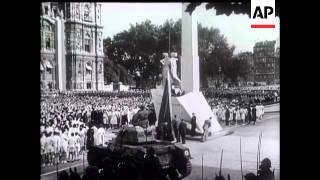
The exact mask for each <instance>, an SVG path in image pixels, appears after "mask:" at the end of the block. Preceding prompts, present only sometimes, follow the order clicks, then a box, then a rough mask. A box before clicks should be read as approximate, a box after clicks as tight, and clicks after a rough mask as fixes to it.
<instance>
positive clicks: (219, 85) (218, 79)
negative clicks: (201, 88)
mask: <svg viewBox="0 0 320 180" xmlns="http://www.w3.org/2000/svg"><path fill="white" fill-rule="evenodd" d="M220 79H221V66H219V77H218V86H219V87H220Z"/></svg>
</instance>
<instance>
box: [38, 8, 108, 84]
mask: <svg viewBox="0 0 320 180" xmlns="http://www.w3.org/2000/svg"><path fill="white" fill-rule="evenodd" d="M40 11H41V14H40V34H41V47H40V75H41V78H40V80H41V88H42V89H57V90H78V89H79V90H81V89H84V90H102V89H103V86H104V76H103V70H104V68H103V45H102V43H103V42H102V29H103V26H102V25H101V4H100V3H73V2H72V3H57V2H46V3H42V4H41V8H40Z"/></svg>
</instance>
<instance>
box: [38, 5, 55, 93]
mask: <svg viewBox="0 0 320 180" xmlns="http://www.w3.org/2000/svg"><path fill="white" fill-rule="evenodd" d="M54 15H55V14H54V11H53V7H52V6H51V3H49V2H46V3H42V5H41V7H40V36H41V45H40V86H41V89H55V86H56V78H55V77H56V70H57V68H56V58H55V53H56V49H55V37H56V36H55V27H56V26H55V19H54V18H55V17H54Z"/></svg>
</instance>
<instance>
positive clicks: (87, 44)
mask: <svg viewBox="0 0 320 180" xmlns="http://www.w3.org/2000/svg"><path fill="white" fill-rule="evenodd" d="M84 50H85V51H86V52H90V50H91V37H90V34H89V33H86V36H85V39H84Z"/></svg>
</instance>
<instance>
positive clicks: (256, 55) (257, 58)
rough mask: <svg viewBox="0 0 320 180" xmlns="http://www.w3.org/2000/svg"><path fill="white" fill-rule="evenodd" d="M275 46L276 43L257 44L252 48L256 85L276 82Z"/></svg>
mask: <svg viewBox="0 0 320 180" xmlns="http://www.w3.org/2000/svg"><path fill="white" fill-rule="evenodd" d="M275 44H276V41H264V42H257V43H256V44H255V46H254V48H253V59H254V67H255V78H254V80H255V82H256V83H266V84H275V82H276V56H275Z"/></svg>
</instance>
